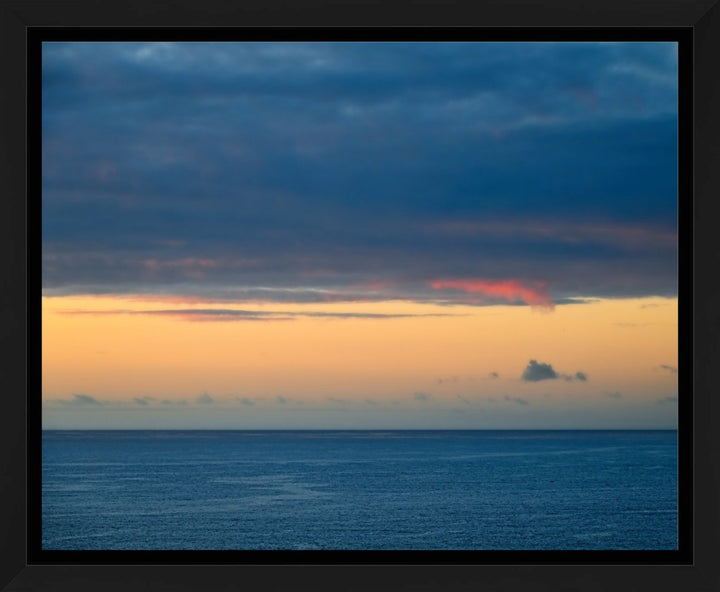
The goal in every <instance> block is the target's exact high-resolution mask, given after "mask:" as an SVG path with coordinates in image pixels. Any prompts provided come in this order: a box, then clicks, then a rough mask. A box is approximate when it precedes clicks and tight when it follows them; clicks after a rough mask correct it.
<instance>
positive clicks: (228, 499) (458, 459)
mask: <svg viewBox="0 0 720 592" xmlns="http://www.w3.org/2000/svg"><path fill="white" fill-rule="evenodd" d="M677 487H678V483H677V433H676V432H675V431H345V432H341V431H288V432H284V431H44V432H43V439H42V548H43V549H76V550H88V549H100V550H113V549H134V550H145V549H166V550H173V549H194V550H198V549H210V550H224V549H359V550H371V549H378V550H383V549H406V550H417V549H464V550H473V549H485V550H490V549H501V550H502V549H523V550H535V549H543V550H567V549H570V550H579V549H593V550H601V549H602V550H604V549H636V550H640V549H643V550H645V549H648V550H654V549H676V548H677V545H678V535H677Z"/></svg>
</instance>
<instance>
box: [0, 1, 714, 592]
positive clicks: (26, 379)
mask: <svg viewBox="0 0 720 592" xmlns="http://www.w3.org/2000/svg"><path fill="white" fill-rule="evenodd" d="M153 25H154V26H228V25H234V26H250V27H265V26H294V27H298V26H391V25H401V26H404V25H408V26H409V25H414V26H483V27H499V26H514V27H527V26H535V27H537V26H541V27H550V26H555V27H609V26H612V27H637V26H647V27H683V28H687V29H688V30H689V31H692V35H693V46H694V47H693V55H694V58H693V59H694V81H695V88H694V117H695V125H694V129H693V130H689V131H688V132H687V133H691V132H693V134H694V138H693V149H692V153H693V154H692V155H688V154H681V155H680V156H681V158H690V157H691V156H693V157H694V179H692V180H688V181H689V182H690V183H691V184H693V185H694V189H695V200H694V202H695V203H694V208H693V210H694V220H693V221H692V224H688V228H690V227H692V229H693V233H694V257H693V261H692V262H691V261H689V259H688V260H686V261H685V263H684V264H685V265H688V264H689V265H692V267H693V268H694V289H693V295H694V315H693V316H694V318H692V319H691V318H685V319H684V320H683V318H682V317H681V324H682V323H685V324H686V325H687V324H689V325H690V326H691V327H692V329H691V331H689V332H686V335H689V336H690V337H692V339H688V341H687V343H686V344H685V345H686V346H687V347H690V348H691V351H692V352H694V381H693V383H694V391H695V392H694V396H693V401H694V406H693V407H694V426H693V434H694V467H695V470H694V479H695V483H694V492H695V496H694V498H695V499H694V509H695V521H694V523H695V525H694V541H693V550H694V554H693V563H692V565H648V564H645V565H640V564H630V565H627V564H626V565H594V566H591V565H498V566H495V565H452V566H449V565H434V566H423V565H416V566H408V565H354V566H350V565H341V564H334V565H284V566H281V567H280V566H275V565H242V566H231V565H226V566H189V565H187V566H182V565H174V566H172V565H165V566H152V565H142V566H137V565H136V566H123V565H113V566H102V565H93V566H81V565H73V566H69V565H55V566H47V565H28V558H27V555H26V542H27V541H26V536H27V525H26V513H27V500H28V498H27V495H28V491H27V488H26V454H25V453H26V437H27V433H26V428H25V425H26V422H25V417H26V394H27V393H28V392H29V391H30V390H31V389H32V388H33V380H35V381H36V380H37V377H35V378H33V376H32V374H31V373H30V374H28V373H27V372H26V365H27V362H28V355H27V351H28V350H27V346H28V335H29V334H32V333H31V331H32V327H31V326H28V324H27V321H26V319H27V318H28V317H27V311H28V306H32V303H33V302H34V300H33V298H32V293H31V292H29V291H28V290H27V286H28V281H30V284H29V285H30V286H33V285H34V284H33V278H32V276H30V277H29V276H28V269H30V271H32V267H30V268H28V261H32V257H33V255H34V252H33V251H32V249H33V245H32V243H31V242H29V241H28V238H27V234H26V231H27V226H26V219H27V206H28V204H27V201H26V192H27V189H28V186H27V183H28V179H29V180H30V182H32V177H28V178H26V176H25V171H26V167H25V146H26V135H25V113H26V108H27V101H26V94H25V89H26V55H25V53H26V34H27V30H28V28H29V27H36V26H153ZM719 34H720V8H719V7H718V6H717V4H716V3H715V2H712V1H707V0H706V1H704V2H701V1H695V2H687V1H683V0H666V1H665V2H657V3H654V4H653V5H652V6H648V5H647V4H646V3H642V2H637V3H633V2H628V1H627V0H626V1H625V2H619V1H617V0H613V1H612V2H604V3H603V4H602V6H600V5H598V6H597V7H593V10H588V8H587V7H585V8H584V9H583V7H581V6H580V5H579V3H576V2H571V1H567V0H554V1H552V2H546V3H542V4H541V3H528V2H522V1H516V0H511V1H508V2H505V3H502V4H493V3H491V2H475V3H471V2H467V3H465V2H463V3H461V4H453V5H451V6H445V5H444V4H443V3H440V2H438V3H432V2H428V3H423V4H415V5H414V6H413V7H411V6H409V5H408V4H405V3H402V4H401V3H397V2H396V3H384V4H383V5H382V6H380V5H379V4H373V3H371V2H366V1H358V2H354V3H349V2H334V3H330V2H317V1H316V2H305V3H302V4H301V3H297V4H296V5H295V4H288V5H284V4H283V3H282V2H281V1H279V0H272V1H270V2H267V1H266V2H262V3H260V2H257V0H253V2H243V3H241V4H238V5H235V4H233V3H230V2H220V1H208V2H205V3H202V4H201V5H196V4H194V3H192V2H179V1H178V2H174V3H169V2H164V3H160V2H157V3H154V2H125V3H122V5H108V6H102V7H100V6H98V5H96V4H94V3H93V2H91V1H90V0H77V1H74V2H64V3H60V4H48V3H42V2H34V1H20V0H18V1H16V2H8V1H3V2H2V3H0V43H1V44H2V45H0V56H2V57H1V58H0V59H1V60H2V64H3V66H2V73H3V85H2V94H0V118H1V119H0V122H1V123H2V128H0V129H2V130H3V132H2V133H1V134H0V142H1V144H0V167H2V168H0V173H1V175H2V176H1V177H0V178H1V179H2V181H3V185H4V191H3V193H5V199H2V200H0V219H2V220H3V221H4V226H3V230H4V232H3V233H2V240H3V241H5V244H3V245H2V247H4V248H1V249H0V253H1V254H0V257H3V259H2V260H1V261H2V265H3V267H2V268H3V269H4V270H6V274H8V275H7V284H6V285H7V286H8V287H9V288H10V289H8V290H5V291H3V294H2V299H3V300H2V306H1V307H0V310H2V312H3V320H4V325H5V327H4V329H5V330H4V331H3V334H2V338H1V339H2V341H3V344H2V349H3V351H4V352H5V356H4V360H3V362H2V364H1V365H0V368H1V369H2V376H3V377H4V378H6V380H5V381H4V384H5V386H6V393H5V397H4V402H5V405H4V413H3V414H2V416H0V417H1V419H0V443H1V446H0V450H2V452H1V453H0V459H1V462H0V491H2V496H3V500H2V501H3V503H2V509H1V510H0V512H1V518H0V524H2V525H3V526H2V527H0V556H2V557H3V558H4V559H3V561H2V562H0V586H5V585H6V584H7V583H8V582H10V580H11V579H12V582H11V583H10V584H9V586H8V587H7V588H5V589H7V590H46V589H47V590H66V589H73V590H85V589H87V590H90V589H96V588H98V587H103V588H106V589H109V590H115V589H118V590H119V589H123V590H124V589H126V588H132V587H134V586H137V585H140V584H141V583H142V585H144V586H147V587H149V588H152V589H157V590H165V589H167V590H170V589H172V590H191V589H192V590H195V589H199V590H200V589H201V590H209V591H212V590H225V589H228V590H229V589H236V588H237V587H240V586H243V587H249V588H251V589H253V588H256V587H257V588H259V589H270V590H272V589H277V590H283V589H290V588H292V589H294V590H295V589H300V590H306V589H307V590H311V589H312V590H319V589H333V590H334V589H346V590H366V589H368V590H370V589H371V590H402V589H408V590H410V589H412V590H435V589H438V590H465V589H478V588H480V589H489V590H517V589H525V588H526V587H532V588H533V589H537V590H545V589H547V590H563V589H567V590H585V589H588V590H606V589H607V590H610V589H613V590H619V591H622V590H631V589H636V590H637V589H648V590H649V589H653V590H660V591H662V590H677V589H683V590H689V591H693V590H697V591H703V590H715V589H720V573H719V572H718V569H717V567H716V561H714V556H715V554H716V552H715V549H716V548H718V539H719V538H720V528H718V504H717V499H718V498H719V497H720V496H719V493H720V492H718V483H719V482H720V479H719V475H720V470H719V468H718V462H717V461H716V460H715V459H714V458H713V451H714V450H716V449H717V444H718V436H717V435H715V432H714V430H713V425H712V417H713V411H714V408H713V405H714V403H713V400H712V394H713V391H712V388H711V385H710V381H711V380H712V379H713V362H714V360H713V357H714V355H713V354H714V353H715V352H716V351H717V346H718V331H717V327H720V319H718V312H717V311H716V309H715V306H714V302H715V298H714V296H715V294H716V291H717V288H715V286H714V279H713V274H712V273H711V272H710V270H711V269H713V267H711V265H712V263H711V258H712V257H713V253H714V251H715V250H716V248H715V247H714V245H713V242H711V241H713V233H712V225H713V220H714V219H715V216H714V214H716V213H717V212H716V209H715V208H717V207H718V206H717V205H715V204H714V203H713V201H714V200H713V199H712V198H713V195H716V194H717V190H718V173H717V170H718V168H719V167H718V164H720V163H718V149H717V147H714V146H713V144H717V143H718V142H717V138H718V137H720V121H719V119H720V117H719V116H718V114H717V113H716V108H715V105H717V104H720V80H718V76H717V74H716V72H717V69H718V66H717V62H716V61H715V60H716V59H717V58H716V57H715V56H717V55H720V43H719V42H718V40H717V39H718V37H719V36H720V35H719ZM4 130H7V131H4ZM681 182H682V181H681ZM34 248H37V246H35V247H34ZM6 259H7V260H6ZM713 261H714V260H713ZM682 265H683V263H682V262H681V267H682ZM715 267H716V266H715ZM703 270H707V272H706V273H703ZM34 281H35V282H37V278H35V280H34ZM28 298H30V300H28ZM31 346H32V344H31ZM681 356H682V352H681ZM13 578H14V579H13Z"/></svg>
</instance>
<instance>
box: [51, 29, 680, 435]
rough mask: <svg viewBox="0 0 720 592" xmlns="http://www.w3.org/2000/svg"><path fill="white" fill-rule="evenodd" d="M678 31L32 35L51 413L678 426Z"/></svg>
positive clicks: (90, 418)
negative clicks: (256, 37) (280, 38)
mask: <svg viewBox="0 0 720 592" xmlns="http://www.w3.org/2000/svg"><path fill="white" fill-rule="evenodd" d="M677 120H678V115H677V45H676V44H675V43H637V42H634V43H437V42H433V43H298V42H289V43H275V42H273V43H260V42H254V43H44V44H43V124H42V125H43V156H42V158H43V181H42V182H43V206H42V236H43V270H42V277H43V321H42V331H43V345H42V347H43V360H42V397H43V426H44V427H45V428H218V429H220V428H251V429H262V428H270V429H282V428H293V429H295V428H299V429H302V428H328V429H333V428H338V429H352V428H358V429H366V428H369V429H373V428H378V429H391V428H398V429H404V428H422V429H431V428H442V429H454V428H458V429H475V428H477V429H508V428H510V429H512V428H568V429H575V428H577V429H581V428H675V427H676V425H677V395H678V376H677V310H678V309H677V303H678V301H677V159H678V154H677Z"/></svg>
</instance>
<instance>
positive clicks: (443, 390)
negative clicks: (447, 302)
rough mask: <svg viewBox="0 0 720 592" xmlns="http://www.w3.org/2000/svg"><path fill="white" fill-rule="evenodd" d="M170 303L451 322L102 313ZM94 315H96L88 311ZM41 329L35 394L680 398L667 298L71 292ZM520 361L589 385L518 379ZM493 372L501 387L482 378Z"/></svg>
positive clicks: (48, 310) (47, 303) (48, 308)
mask: <svg viewBox="0 0 720 592" xmlns="http://www.w3.org/2000/svg"><path fill="white" fill-rule="evenodd" d="M171 308H182V309H203V310H205V309H230V308H233V309H242V310H261V311H265V312H293V313H313V312H324V313H336V314H340V313H365V314H385V315H399V314H403V315H452V316H411V317H406V318H383V319H377V318H334V317H303V316H295V317H293V318H292V320H219V321H218V320H187V319H184V318H178V317H175V316H168V315H164V316H163V315H152V314H137V313H136V314H133V313H131V312H123V313H116V314H113V313H108V311H120V310H122V311H148V310H168V309H171ZM79 311H83V312H82V313H80V314H79V313H78V312H79ZM92 311H96V312H98V313H100V314H86V313H88V312H92ZM102 311H106V312H104V313H103V312H102ZM42 331H43V397H44V399H58V398H69V397H70V396H72V394H75V393H85V394H88V395H91V396H94V397H96V398H98V399H104V400H115V401H122V400H131V399H132V398H133V397H139V396H154V397H158V398H164V399H183V398H187V397H196V396H197V395H199V394H201V393H203V392H207V393H210V394H212V396H213V397H216V398H220V399H222V397H232V396H248V397H275V396H278V395H280V396H290V397H294V398H298V399H302V400H304V401H307V402H313V401H321V400H325V399H326V398H327V397H332V396H340V397H343V398H346V399H347V398H356V399H358V400H362V399H364V398H366V397H375V398H387V399H391V398H393V397H408V396H411V395H412V394H413V393H416V392H423V393H431V394H432V396H433V397H434V399H435V400H440V401H442V400H443V399H447V400H450V399H455V400H456V399H457V396H458V395H460V396H468V397H470V396H476V395H492V394H500V395H502V394H509V395H511V396H522V397H524V398H526V399H533V398H535V397H537V398H540V397H543V396H547V394H548V393H552V395H553V396H555V397H558V398H560V399H561V398H562V397H563V396H570V395H572V394H573V393H576V392H584V393H586V394H587V396H592V397H596V396H599V395H598V394H599V393H600V394H601V393H609V392H614V391H622V392H623V396H624V397H625V398H626V399H629V398H632V399H633V400H649V399H652V398H654V397H655V398H657V397H658V396H659V395H661V394H667V393H672V394H674V393H676V392H677V386H676V385H677V376H676V375H673V374H672V372H670V371H667V370H663V369H662V368H660V366H661V365H662V364H666V365H668V366H677V299H666V298H645V299H614V300H597V301H594V302H590V303H584V304H569V305H561V306H557V307H556V308H555V310H554V312H540V311H535V310H532V309H530V308H529V307H525V306H488V307H471V306H437V305H432V304H418V303H413V302H404V301H388V302H377V303H314V304H267V303H263V304H257V303H255V304H253V303H239V304H232V305H228V304H217V303H193V304H178V303H177V302H175V303H172V304H171V303H169V302H163V301H161V300H150V299H147V300H142V299H139V298H135V299H129V298H120V297H113V296H92V297H89V296H85V297H79V296H68V297H53V298H44V299H43V325H42ZM530 359H535V360H537V361H538V362H543V363H549V364H552V366H553V368H554V369H555V370H556V371H557V372H558V373H560V374H567V375H574V374H575V372H577V371H582V372H584V373H586V374H587V375H588V377H589V380H588V381H587V382H586V383H585V382H580V381H576V380H575V381H565V380H562V379H561V380H553V381H541V382H537V383H532V382H524V381H522V380H521V379H520V377H521V374H522V372H523V370H524V368H525V366H526V365H527V363H528V361H529V360H530ZM493 372H495V373H497V374H498V375H499V377H498V378H497V379H490V378H488V376H489V374H490V373H493Z"/></svg>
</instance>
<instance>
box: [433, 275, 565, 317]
mask: <svg viewBox="0 0 720 592" xmlns="http://www.w3.org/2000/svg"><path fill="white" fill-rule="evenodd" d="M430 285H431V286H432V288H433V289H435V290H443V289H447V288H450V289H451V290H461V291H463V292H466V293H470V294H481V295H483V296H488V297H490V298H501V299H503V300H507V301H508V302H517V301H521V302H525V303H526V304H529V305H530V306H532V307H538V308H544V309H546V310H553V309H554V308H555V306H554V304H553V303H552V301H551V300H550V296H549V294H548V292H547V289H546V288H545V285H544V284H535V285H534V286H533V287H530V286H526V285H524V284H522V283H521V282H519V281H517V280H500V281H489V280H435V281H433V282H431V283H430Z"/></svg>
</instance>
